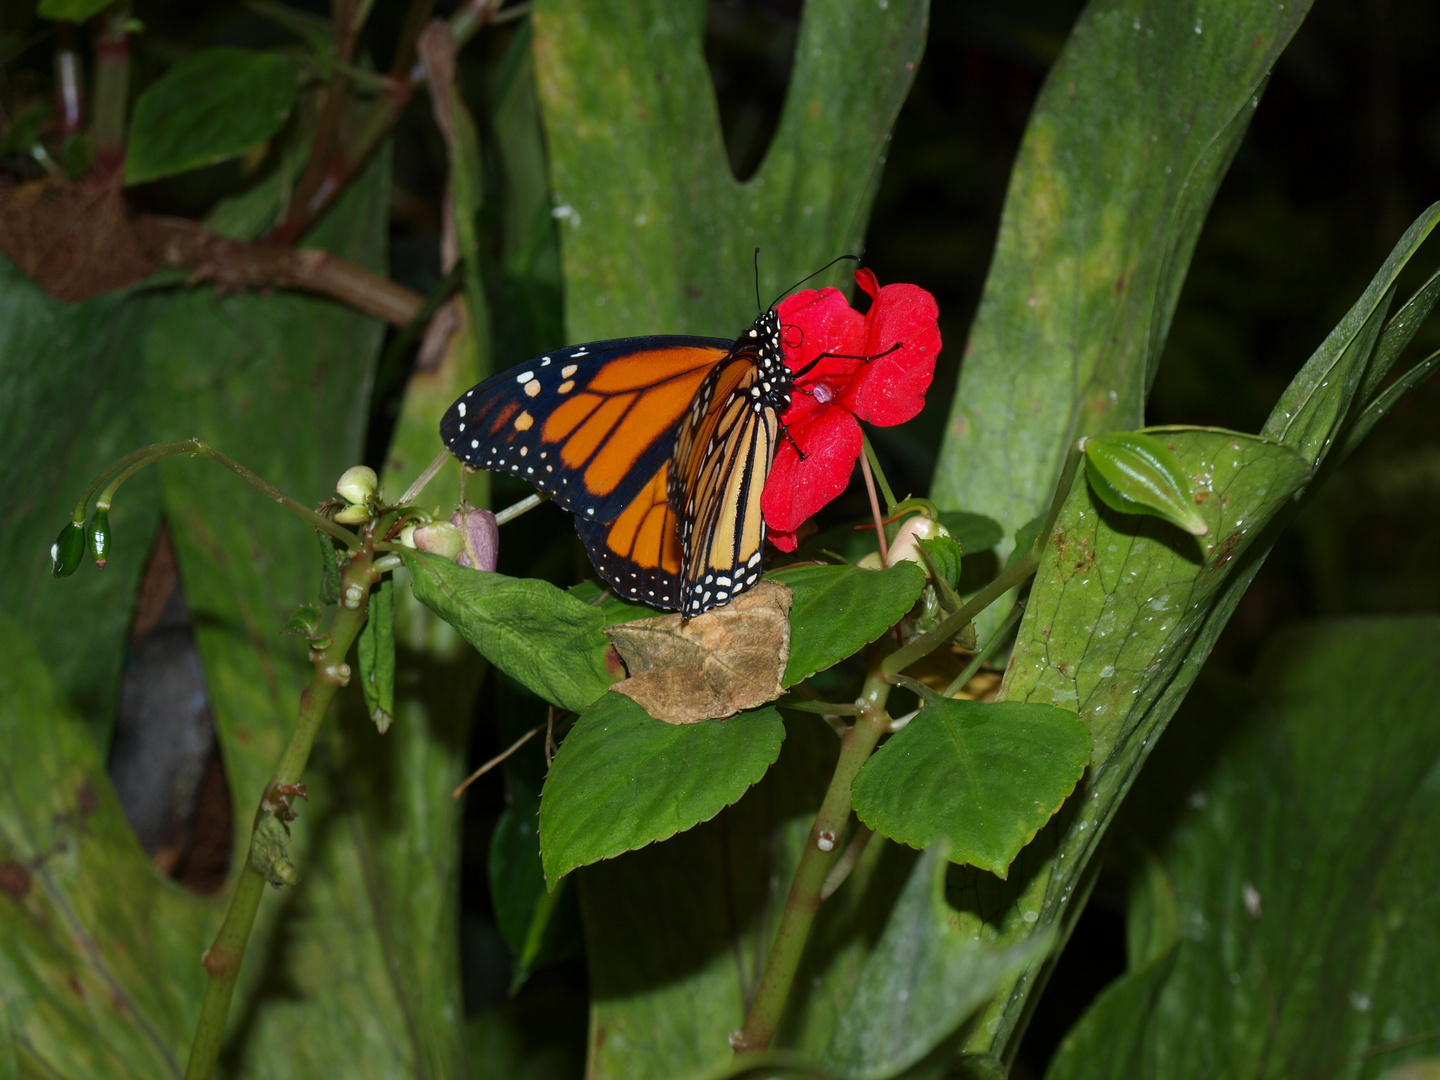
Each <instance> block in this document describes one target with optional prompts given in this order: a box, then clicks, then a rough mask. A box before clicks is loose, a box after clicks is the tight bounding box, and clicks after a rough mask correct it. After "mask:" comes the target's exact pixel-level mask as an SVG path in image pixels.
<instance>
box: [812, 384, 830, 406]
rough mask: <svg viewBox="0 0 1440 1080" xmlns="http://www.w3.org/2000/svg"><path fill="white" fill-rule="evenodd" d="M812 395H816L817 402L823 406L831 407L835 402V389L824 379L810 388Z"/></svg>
mask: <svg viewBox="0 0 1440 1080" xmlns="http://www.w3.org/2000/svg"><path fill="white" fill-rule="evenodd" d="M810 393H812V394H814V395H815V400H816V401H818V402H819V403H820V404H821V405H829V404H830V402H832V401H834V400H835V387H833V386H832V385H830V383H828V382H825V381H824V380H823V379H822V380H821V381H820V382H817V383H816V384H815V385H814V386H812V387H811V388H810Z"/></svg>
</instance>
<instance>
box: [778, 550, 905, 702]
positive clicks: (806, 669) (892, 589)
mask: <svg viewBox="0 0 1440 1080" xmlns="http://www.w3.org/2000/svg"><path fill="white" fill-rule="evenodd" d="M767 576H768V577H770V578H771V579H773V580H775V581H779V582H781V583H783V584H785V585H788V586H789V587H790V590H791V592H793V593H794V594H795V602H794V604H793V606H792V607H791V608H790V659H789V661H788V662H787V663H786V665H785V677H784V678H783V679H781V680H780V681H781V683H782V684H783V685H785V686H794V685H795V684H796V683H798V682H801V681H802V680H804V679H808V678H809V677H810V676H811V675H814V674H815V673H816V672H817V671H824V670H825V669H826V668H828V667H831V666H833V665H835V664H838V663H839V662H840V661H841V660H844V659H845V658H846V657H847V656H853V655H854V654H855V653H857V652H859V651H860V649H861V648H863V647H864V646H866V645H868V644H869V643H870V642H872V641H874V640H875V639H876V638H878V637H879V636H880V635H881V634H883V633H884V632H885V631H886V630H888V629H890V627H892V626H894V625H895V624H896V623H897V622H899V621H900V620H901V619H902V618H904V616H905V613H906V612H908V611H909V610H910V609H911V608H912V607H914V606H915V601H916V600H917V599H919V597H920V593H921V590H923V589H924V588H925V571H923V570H921V569H920V567H918V566H916V565H915V564H914V563H912V562H908V561H907V562H902V563H900V564H899V565H897V566H892V567H890V568H889V569H887V570H861V569H860V568H859V567H856V566H790V567H786V568H784V569H782V570H776V571H774V572H773V573H771V574H769V575H767Z"/></svg>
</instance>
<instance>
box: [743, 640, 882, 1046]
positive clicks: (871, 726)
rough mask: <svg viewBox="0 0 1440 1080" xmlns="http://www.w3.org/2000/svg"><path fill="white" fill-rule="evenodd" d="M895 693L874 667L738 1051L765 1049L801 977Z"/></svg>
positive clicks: (802, 858)
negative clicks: (859, 778)
mask: <svg viewBox="0 0 1440 1080" xmlns="http://www.w3.org/2000/svg"><path fill="white" fill-rule="evenodd" d="M889 694H890V687H889V685H888V684H887V683H886V681H885V675H884V672H883V671H882V670H881V668H879V667H878V666H876V667H872V668H871V669H870V675H869V677H868V678H867V679H866V680H865V687H864V689H863V690H861V692H860V699H859V704H860V705H862V706H863V707H864V712H862V713H861V715H860V716H859V717H857V718H856V720H855V723H854V724H852V725H851V726H850V727H849V728H848V729H847V730H846V732H845V734H844V735H843V736H842V737H841V740H840V760H839V761H837V762H836V763H835V774H834V775H833V776H832V777H831V778H830V787H829V790H827V791H826V792H825V801H824V802H823V803H821V804H820V813H819V814H817V815H816V817H815V824H814V825H813V826H812V827H811V829H810V835H809V836H808V837H807V838H806V840H805V852H804V854H802V855H801V856H800V865H799V866H798V867H796V869H795V879H794V881H793V882H792V883H791V885H790V895H789V897H788V898H787V899H786V901H785V911H784V913H783V914H782V915H781V917H780V929H779V930H778V931H777V932H776V935H775V944H774V945H772V946H771V948H770V956H769V959H768V960H766V962H765V971H764V973H763V974H762V975H761V976H760V989H759V990H758V991H757V992H756V994H755V1000H754V1001H753V1002H752V1003H751V1005H750V1012H749V1014H748V1015H747V1016H746V1017H745V1025H744V1026H743V1027H742V1028H741V1029H740V1030H739V1031H737V1032H735V1033H734V1034H733V1035H731V1036H730V1045H731V1046H732V1047H734V1048H735V1052H736V1053H737V1054H749V1053H756V1052H758V1051H761V1050H765V1049H767V1048H768V1047H769V1046H770V1040H771V1039H773V1038H774V1037H775V1029H776V1027H778V1026H779V1023H780V1015H781V1013H782V1012H783V1011H784V1008H785V999H786V998H787V997H788V996H789V994H790V986H791V984H792V983H794V981H795V972H796V970H797V969H798V968H799V966H800V957H801V954H802V953H803V952H804V950H805V940H806V938H808V937H809V935H810V926H811V924H812V923H813V922H814V921H815V913H816V912H817V911H818V910H819V908H820V893H821V890H822V889H823V888H824V886H825V878H826V875H827V874H828V873H829V871H830V866H831V864H832V863H833V862H834V861H835V848H836V845H837V844H838V843H839V841H840V837H841V835H842V834H843V833H844V831H845V825H846V823H847V822H848V821H849V820H850V802H851V794H850V787H851V785H852V784H853V783H854V781H855V777H856V775H857V774H858V773H859V772H860V767H861V766H862V765H864V764H865V762H866V760H868V759H869V757H870V755H871V753H872V752H874V750H875V746H876V744H877V743H879V741H880V737H881V736H882V735H884V734H885V733H886V732H887V731H888V730H889V729H890V717H889V716H888V715H887V714H886V712H885V701H886V699H887V698H888V697H889Z"/></svg>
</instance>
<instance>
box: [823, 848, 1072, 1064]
mask: <svg viewBox="0 0 1440 1080" xmlns="http://www.w3.org/2000/svg"><path fill="white" fill-rule="evenodd" d="M947 856H948V857H949V858H954V853H953V852H950V851H948V850H947V848H946V845H945V844H944V842H943V841H942V842H941V843H939V844H937V845H936V846H935V847H934V848H933V849H931V850H930V851H927V852H926V853H925V854H923V855H922V856H921V857H920V859H919V861H918V862H916V864H915V868H914V869H913V870H912V871H911V873H910V880H909V881H908V882H907V883H906V885H905V889H904V891H903V892H902V893H901V894H900V896H899V897H898V898H897V899H896V901H895V906H894V909H893V910H892V912H891V915H890V920H889V922H888V923H886V925H885V929H884V931H883V932H882V933H881V935H880V940H879V941H877V942H876V943H875V948H874V949H873V950H872V951H871V953H870V955H869V956H868V957H867V958H866V960H865V964H864V967H862V968H861V969H860V972H859V977H858V978H857V979H856V983H855V992H854V994H853V995H852V996H851V997H850V1000H849V1001H848V1002H847V1003H846V1005H845V1010H844V1012H843V1013H842V1014H841V1016H840V1019H839V1023H838V1024H837V1025H836V1028H835V1035H834V1037H833V1039H832V1040H831V1042H830V1045H829V1046H828V1047H827V1048H826V1050H825V1054H824V1056H823V1058H822V1059H821V1060H822V1061H823V1063H824V1064H825V1065H827V1066H829V1067H830V1068H831V1069H833V1070H835V1071H837V1072H839V1073H840V1074H841V1075H842V1076H845V1077H853V1078H854V1080H885V1078H888V1077H893V1076H896V1075H898V1074H899V1073H901V1072H902V1071H903V1070H905V1069H907V1068H909V1067H910V1066H911V1065H914V1064H915V1063H917V1062H918V1061H920V1060H921V1059H922V1058H923V1057H925V1055H926V1054H928V1053H929V1052H930V1051H931V1050H932V1049H934V1048H935V1047H936V1046H938V1045H939V1044H940V1043H941V1042H942V1041H943V1040H944V1039H945V1038H947V1037H948V1036H949V1035H951V1034H952V1033H953V1032H954V1031H955V1030H956V1029H957V1028H959V1027H960V1024H961V1023H962V1022H963V1021H964V1020H965V1019H966V1018H967V1017H969V1016H970V1015H971V1014H972V1013H973V1012H975V1010H976V1009H978V1008H979V1007H980V1006H981V1005H983V1004H984V1003H985V1001H986V999H987V998H989V996H990V995H991V994H993V993H994V992H995V990H996V988H997V987H998V986H999V984H1000V983H1001V982H1002V981H1003V980H1004V979H1006V978H1007V977H1009V976H1012V975H1014V974H1015V973H1016V972H1018V971H1019V970H1020V969H1021V968H1023V967H1025V966H1027V965H1029V964H1033V963H1036V962H1037V961H1039V960H1040V959H1042V958H1043V957H1044V955H1045V954H1046V953H1047V952H1049V950H1050V948H1051V946H1052V945H1053V944H1054V939H1053V937H1051V936H1049V935H1039V936H1036V937H1034V938H1031V939H1029V940H1028V941H1024V942H1021V943H1020V944H1018V945H1015V946H1012V947H1011V948H1009V949H1004V950H996V949H991V948H989V947H988V946H986V945H984V944H982V943H981V942H980V941H977V940H976V939H975V938H974V937H973V936H972V935H970V934H968V933H966V932H965V931H963V930H961V929H960V928H959V927H957V926H956V923H955V919H954V912H953V911H952V910H951V908H950V906H949V905H948V904H946V902H945V865H946V859H947Z"/></svg>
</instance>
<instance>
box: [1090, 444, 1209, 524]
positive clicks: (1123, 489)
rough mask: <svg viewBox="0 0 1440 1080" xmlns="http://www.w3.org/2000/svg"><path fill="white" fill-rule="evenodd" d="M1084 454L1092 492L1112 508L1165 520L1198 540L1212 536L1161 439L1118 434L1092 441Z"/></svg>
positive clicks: (1186, 483)
mask: <svg viewBox="0 0 1440 1080" xmlns="http://www.w3.org/2000/svg"><path fill="white" fill-rule="evenodd" d="M1083 450H1084V451H1085V475H1086V477H1087V478H1088V479H1089V481H1090V488H1091V490H1093V491H1094V492H1095V495H1096V497H1097V498H1099V500H1100V501H1101V502H1103V503H1104V504H1105V505H1106V506H1109V507H1110V508H1111V509H1113V510H1118V511H1120V512H1121V513H1122V514H1149V515H1151V516H1152V517H1159V518H1164V519H1165V520H1166V521H1169V522H1171V523H1172V524H1174V525H1178V526H1179V527H1180V528H1182V529H1184V530H1185V531H1186V532H1188V533H1190V534H1191V535H1192V536H1204V535H1205V534H1206V533H1207V532H1209V531H1210V526H1209V525H1207V524H1206V523H1205V519H1204V517H1202V516H1201V514H1200V511H1199V510H1198V509H1197V508H1196V506H1195V497H1194V494H1193V493H1192V491H1191V490H1190V482H1189V479H1188V478H1187V477H1186V475H1185V471H1184V470H1183V469H1182V468H1181V467H1180V460H1179V459H1178V458H1177V457H1176V456H1175V455H1174V454H1173V453H1172V452H1171V451H1170V449H1169V447H1167V446H1166V445H1165V444H1164V443H1163V442H1162V441H1161V440H1159V439H1157V438H1156V437H1155V436H1153V435H1146V434H1144V433H1142V432H1138V431H1112V432H1107V433H1106V434H1104V435H1095V436H1093V437H1091V438H1089V439H1086V440H1085V441H1084V445H1083Z"/></svg>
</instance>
